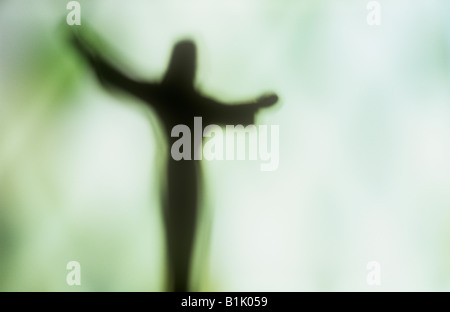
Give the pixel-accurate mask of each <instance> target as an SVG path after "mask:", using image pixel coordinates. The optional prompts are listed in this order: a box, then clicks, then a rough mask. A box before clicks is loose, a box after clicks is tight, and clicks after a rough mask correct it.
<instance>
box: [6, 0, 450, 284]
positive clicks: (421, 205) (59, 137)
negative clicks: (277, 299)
mask: <svg viewBox="0 0 450 312" xmlns="http://www.w3.org/2000/svg"><path fill="white" fill-rule="evenodd" d="M67 2H68V1H54V0H38V1H28V0H14V1H13V0H2V1H0V290H3V291H5V290H6V291H14V290H32V291H49V290H57V291H79V290H82V291H99V290H101V291H119V290H125V291H129V290H130V291H132V290H140V291H159V290H163V285H164V283H163V278H164V269H165V259H164V253H163V248H164V246H163V236H162V226H161V218H160V209H159V208H160V207H159V197H158V196H159V190H160V188H159V183H158V174H160V173H161V168H160V167H161V166H160V165H158V164H160V163H159V162H158V161H157V160H158V158H159V157H160V156H161V155H162V153H165V151H164V150H163V149H162V148H161V145H160V142H159V141H158V135H157V134H158V131H160V130H159V129H158V123H157V121H156V120H155V117H154V116H153V114H152V112H151V111H150V110H148V109H147V108H145V107H143V106H142V104H141V103H139V102H138V101H136V100H134V99H133V98H130V97H127V96H125V95H122V94H118V93H111V92H107V91H105V90H104V89H102V87H101V86H100V85H99V84H98V83H97V81H96V79H95V77H94V76H93V75H92V73H91V72H90V71H89V70H88V68H87V67H86V65H85V63H84V62H83V61H82V60H81V59H80V58H79V57H78V55H77V54H76V53H74V52H73V51H72V49H71V47H70V46H69V45H68V44H67V42H66V36H67V32H68V31H70V29H68V28H69V26H67V25H66V24H65V23H64V21H65V18H66V14H67V12H68V11H66V8H65V6H66V4H67ZM79 2H80V3H81V7H82V23H83V24H85V25H87V24H89V25H90V26H91V27H92V28H93V29H95V30H96V31H97V32H98V33H99V34H101V36H102V37H103V38H104V39H105V41H107V42H108V43H109V44H110V46H111V47H113V48H114V50H115V53H116V56H118V60H120V62H121V65H122V66H123V67H124V68H128V69H129V71H130V72H133V73H135V74H136V75H137V76H140V77H143V78H147V79H150V80H155V81H156V80H158V79H160V78H161V75H162V74H163V72H164V70H165V68H166V65H167V62H168V57H169V54H170V51H171V48H172V45H173V43H174V42H175V41H176V40H177V39H179V38H184V37H186V36H188V37H191V38H194V39H195V40H196V42H197V44H198V48H199V72H198V76H197V85H198V86H199V88H200V89H201V90H203V91H204V92H206V93H208V94H211V95H213V96H215V97H217V98H221V99H223V100H230V101H232V100H239V99H247V98H251V97H254V96H256V95H259V94H261V93H262V92H265V91H270V90H274V91H276V92H277V93H278V94H279V95H280V97H281V102H280V105H279V106H278V107H276V108H274V109H273V110H270V111H267V112H263V113H260V114H259V115H258V122H259V123H264V124H269V125H270V124H277V125H280V166H279V169H278V170H277V171H275V172H260V171H259V163H258V162H254V161H221V162H220V161H218V162H204V163H203V165H204V168H205V176H206V184H207V190H205V192H204V194H203V196H204V200H205V207H204V208H205V209H204V210H205V216H204V218H203V221H202V223H201V229H200V232H201V233H202V235H201V238H200V239H199V246H201V247H199V248H198V249H197V251H196V265H195V267H194V268H193V270H194V272H195V276H196V279H195V284H196V286H197V289H199V290H207V291H305V290H306V291H309V290H311V291H315V290H323V291H350V290H351V291H354V290H357V291H378V290H383V291H391V290H394V291H397V290H398V291H400V290H401V291H410V290H424V291H431V290H447V291H449V290H450V81H449V80H450V77H449V74H450V67H449V66H450V64H449V61H450V54H449V51H450V4H449V2H448V1H446V0H427V1H421V0H408V1H407V0H390V1H380V3H381V5H382V25H381V26H379V27H370V26H368V25H367V23H366V16H367V13H368V12H367V10H366V4H367V2H368V1H364V0H348V1H332V0H311V1H283V2H282V3H281V1H278V2H277V3H275V1H268V0H266V1H264V0H263V1H256V0H250V1H245V2H244V1H238V0H233V1H229V0H227V1H208V0H197V1H184V0H183V1H182V0H180V1H144V0H132V1H119V0H114V1H113V0H97V1H79ZM74 27H75V26H74ZM82 28H83V25H82V26H80V30H81V31H82ZM104 52H105V53H106V54H108V49H107V48H106V47H105V51H104ZM71 260H76V261H79V262H80V264H81V274H82V275H81V276H82V277H81V278H82V285H81V286H78V287H76V286H73V287H70V286H68V285H67V284H66V274H67V273H68V271H67V270H66V264H67V263H68V262H69V261H71ZM373 260H375V261H378V262H379V263H380V264H381V282H382V285H381V286H378V287H374V286H368V285H367V284H366V275H367V273H368V271H367V270H366V264H367V263H368V262H369V261H373Z"/></svg>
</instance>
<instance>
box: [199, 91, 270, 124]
mask: <svg viewBox="0 0 450 312" xmlns="http://www.w3.org/2000/svg"><path fill="white" fill-rule="evenodd" d="M202 102H203V103H202V104H203V105H202V108H203V109H202V114H204V116H202V117H204V118H205V117H206V119H208V123H210V124H218V125H238V124H241V125H249V124H253V123H255V114H256V113H257V112H258V111H259V110H260V109H262V108H267V107H271V106H273V105H274V104H275V103H276V102H278V96H277V95H276V94H275V93H272V94H266V95H263V96H261V97H259V98H257V99H255V100H253V101H247V102H240V103H230V104H225V103H220V102H218V101H215V100H213V99H209V98H204V99H203V101H202ZM208 116H209V118H208Z"/></svg>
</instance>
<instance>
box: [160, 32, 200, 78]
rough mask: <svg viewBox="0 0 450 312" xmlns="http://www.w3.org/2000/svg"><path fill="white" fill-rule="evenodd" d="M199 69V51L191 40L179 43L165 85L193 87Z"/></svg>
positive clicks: (174, 50)
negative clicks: (197, 68)
mask: <svg viewBox="0 0 450 312" xmlns="http://www.w3.org/2000/svg"><path fill="white" fill-rule="evenodd" d="M196 67H197V49H196V46H195V43H194V42H193V41H191V40H182V41H179V42H178V43H177V44H176V45H175V46H174V48H173V50H172V56H171V58H170V63H169V67H168V68H167V72H166V75H165V77H164V83H170V84H177V85H180V86H193V85H194V80H195V72H196Z"/></svg>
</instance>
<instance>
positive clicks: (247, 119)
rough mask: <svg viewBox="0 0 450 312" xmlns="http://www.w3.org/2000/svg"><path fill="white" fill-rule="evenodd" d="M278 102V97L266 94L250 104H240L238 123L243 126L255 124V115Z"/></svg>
mask: <svg viewBox="0 0 450 312" xmlns="http://www.w3.org/2000/svg"><path fill="white" fill-rule="evenodd" d="M276 102H278V96H277V95H276V94H275V93H272V94H266V95H263V96H261V97H259V98H258V99H256V100H255V101H254V102H252V103H248V104H242V105H241V106H240V107H241V109H240V111H239V119H240V123H242V124H243V125H245V126H246V125H251V124H254V123H255V115H256V113H257V112H258V111H259V110H260V109H262V108H268V107H271V106H273V105H274V104H275V103H276Z"/></svg>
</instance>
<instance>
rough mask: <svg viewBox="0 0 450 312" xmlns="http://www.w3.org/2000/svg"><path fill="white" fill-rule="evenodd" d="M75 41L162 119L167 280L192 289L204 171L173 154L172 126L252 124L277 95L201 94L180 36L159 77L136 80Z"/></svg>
mask: <svg viewBox="0 0 450 312" xmlns="http://www.w3.org/2000/svg"><path fill="white" fill-rule="evenodd" d="M72 41H73V43H74V45H75V47H76V48H77V49H78V51H79V52H80V53H81V54H82V55H83V56H84V57H85V58H86V60H87V61H88V62H89V64H90V65H91V67H92V68H93V69H94V71H95V73H96V75H97V76H98V79H99V80H100V81H101V82H102V83H103V84H104V85H106V86H109V87H113V88H117V89H121V90H122V91H125V92H127V93H129V94H131V95H133V96H135V97H137V98H138V99H141V100H142V101H144V102H145V103H146V104H147V105H149V106H150V107H151V108H152V109H153V110H154V111H155V112H156V115H157V116H158V117H159V119H160V120H161V121H162V125H163V127H164V135H165V139H166V141H167V142H168V144H169V153H168V159H167V188H166V190H165V194H163V209H164V212H163V216H164V222H165V231H166V233H165V234H166V250H167V258H168V285H167V286H168V289H169V290H173V291H188V289H189V288H188V287H189V271H190V266H191V258H192V251H193V245H194V237H195V231H196V222H197V216H198V212H199V207H198V195H199V193H200V192H199V190H201V181H200V180H201V172H200V166H199V163H198V161H196V160H180V161H175V160H174V159H173V158H172V157H171V154H170V146H172V144H173V143H174V142H175V141H176V140H178V138H172V137H171V135H170V134H171V130H172V128H173V127H174V126H176V125H179V124H184V125H187V126H188V127H190V129H191V131H192V129H193V125H194V117H202V118H203V124H204V125H210V124H217V125H225V124H229V125H237V124H243V125H247V124H251V123H253V122H254V116H255V113H256V112H257V110H258V109H260V108H263V107H269V106H271V105H273V104H275V103H276V102H277V101H278V97H277V96H276V95H275V94H271V95H267V96H262V97H260V98H259V99H257V100H255V101H250V102H247V103H240V104H235V105H226V104H223V103H220V102H218V101H216V100H213V99H211V98H209V97H206V96H204V95H202V94H200V93H199V92H198V91H197V90H196V89H195V87H194V81H195V72H196V67H197V64H196V54H197V53H196V46H195V44H194V42H192V41H189V40H184V41H180V42H178V43H177V44H176V45H175V47H174V48H173V52H172V57H171V59H170V63H169V66H168V69H167V71H166V74H165V76H164V78H163V79H162V81H161V82H160V83H149V82H142V81H136V80H133V79H131V78H129V77H127V76H126V75H124V74H123V73H121V72H120V71H118V70H117V69H116V68H115V67H114V66H113V65H111V64H109V63H108V62H107V61H106V60H105V59H104V58H102V57H101V56H100V55H99V54H98V53H96V52H94V51H93V50H92V47H90V46H89V45H88V44H86V43H85V42H84V41H83V40H82V39H81V38H80V37H78V36H76V35H74V36H73V37H72ZM191 137H192V145H191V146H192V150H191V152H192V153H193V151H194V149H198V148H201V146H194V142H193V137H194V136H191ZM192 159H194V158H193V157H192Z"/></svg>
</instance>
